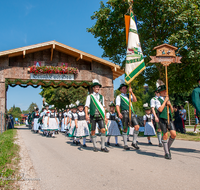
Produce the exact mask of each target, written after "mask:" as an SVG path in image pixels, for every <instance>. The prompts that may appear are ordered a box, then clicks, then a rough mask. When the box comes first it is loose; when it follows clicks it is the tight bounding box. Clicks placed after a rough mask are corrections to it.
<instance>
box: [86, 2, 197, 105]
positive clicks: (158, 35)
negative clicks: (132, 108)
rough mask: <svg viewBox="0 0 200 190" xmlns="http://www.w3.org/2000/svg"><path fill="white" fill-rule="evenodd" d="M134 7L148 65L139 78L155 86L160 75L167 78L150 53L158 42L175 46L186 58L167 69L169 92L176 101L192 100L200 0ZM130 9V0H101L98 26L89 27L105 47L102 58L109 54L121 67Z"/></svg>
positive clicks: (142, 3) (195, 72)
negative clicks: (126, 20)
mask: <svg viewBox="0 0 200 190" xmlns="http://www.w3.org/2000/svg"><path fill="white" fill-rule="evenodd" d="M132 6H133V11H134V14H135V15H136V16H137V21H138V32H139V36H140V41H141V46H142V49H143V54H144V57H145V63H146V66H147V68H146V70H145V72H144V74H143V75H140V76H139V81H140V80H141V81H144V82H145V83H147V84H148V85H149V86H152V87H153V88H155V81H156V80H157V79H158V78H160V79H162V80H163V81H165V80H164V79H165V72H164V67H163V66H162V65H161V64H159V63H157V64H152V63H149V61H150V58H149V56H151V55H155V51H153V48H154V47H155V46H157V45H160V44H162V43H169V44H171V45H175V46H176V47H178V52H177V55H179V56H182V57H183V58H182V63H181V64H171V65H170V67H169V69H168V72H169V73H168V75H169V86H170V88H169V93H170V95H171V96H172V97H173V100H174V101H175V102H179V101H183V100H181V98H180V97H183V98H182V99H184V100H189V96H190V93H191V91H192V89H193V85H194V84H195V83H196V78H197V77H198V75H199V70H200V1H199V0H187V1H185V0H134V1H132ZM128 8H129V4H128V2H127V0H108V1H107V3H106V4H104V3H103V2H101V3H100V9H99V10H98V11H95V12H94V15H92V16H91V19H92V20H96V23H95V25H93V26H92V27H91V28H88V29H87V31H88V32H90V33H91V34H93V35H94V37H95V38H98V43H99V45H100V47H101V48H102V49H103V50H104V52H103V55H102V57H108V58H109V59H110V60H111V61H113V62H114V63H116V64H119V65H121V66H122V67H123V66H124V63H125V56H126V40H125V27H124V14H126V13H127V10H128ZM188 79H189V80H188ZM143 84H144V83H143Z"/></svg>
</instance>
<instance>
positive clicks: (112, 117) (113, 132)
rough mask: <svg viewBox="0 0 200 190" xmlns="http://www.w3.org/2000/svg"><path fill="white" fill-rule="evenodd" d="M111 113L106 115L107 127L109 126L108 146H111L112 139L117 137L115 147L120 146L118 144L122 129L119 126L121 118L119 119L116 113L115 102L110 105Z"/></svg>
mask: <svg viewBox="0 0 200 190" xmlns="http://www.w3.org/2000/svg"><path fill="white" fill-rule="evenodd" d="M109 107H110V112H107V113H106V118H107V119H108V121H107V123H106V125H107V136H108V140H107V145H110V137H111V136H114V137H115V146H119V144H118V136H121V133H120V129H119V126H118V123H117V122H119V118H118V117H117V114H116V113H115V104H114V103H113V102H111V103H110V105H109Z"/></svg>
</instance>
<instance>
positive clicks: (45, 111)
mask: <svg viewBox="0 0 200 190" xmlns="http://www.w3.org/2000/svg"><path fill="white" fill-rule="evenodd" d="M47 112H49V113H48V117H50V115H51V111H50V110H48V111H47V110H44V112H43V113H44V115H46V113H47Z"/></svg>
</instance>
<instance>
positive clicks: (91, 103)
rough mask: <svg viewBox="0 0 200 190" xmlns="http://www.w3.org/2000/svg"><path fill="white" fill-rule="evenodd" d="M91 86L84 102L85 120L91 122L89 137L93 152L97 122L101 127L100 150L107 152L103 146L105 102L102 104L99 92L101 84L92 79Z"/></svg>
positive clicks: (104, 137)
mask: <svg viewBox="0 0 200 190" xmlns="http://www.w3.org/2000/svg"><path fill="white" fill-rule="evenodd" d="M92 83H93V84H92V85H91V88H92V90H93V93H92V94H90V95H88V96H87V99H86V103H85V115H86V120H87V121H89V119H90V124H91V139H92V142H93V146H94V152H97V151H98V149H97V147H96V138H97V137H96V135H95V129H96V124H97V123H98V125H99V128H100V129H101V151H102V152H109V150H108V149H107V148H106V147H105V141H106V134H105V133H106V130H105V120H107V119H106V117H105V109H104V107H105V104H104V97H103V96H102V95H101V94H99V90H100V88H101V84H100V83H99V81H98V80H97V79H94V80H93V81H92ZM88 108H89V109H90V116H89V115H88Z"/></svg>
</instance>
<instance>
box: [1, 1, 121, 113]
mask: <svg viewBox="0 0 200 190" xmlns="http://www.w3.org/2000/svg"><path fill="white" fill-rule="evenodd" d="M103 2H107V0H103ZM99 7H100V0H82V1H81V0H73V1H67V0H57V1H55V0H54V1H53V0H48V1H47V0H42V1H41V0H32V1H30V0H17V1H16V0H7V1H0V18H1V30H0V51H4V50H9V49H14V48H18V47H23V46H27V45H32V44H37V43H42V42H46V41H51V40H56V41H58V42H61V43H63V44H66V45H69V46H71V47H74V48H76V49H79V50H82V51H84V52H87V53H90V54H92V55H95V56H98V57H101V55H102V53H103V50H102V49H101V48H100V47H99V46H98V42H97V39H95V38H94V37H93V35H92V34H90V33H88V32H87V31H86V28H89V27H91V26H92V25H93V24H94V23H95V21H92V20H91V19H90V16H91V15H93V13H94V11H96V10H98V9H99ZM122 78H123V77H122ZM118 86H119V78H118V79H116V80H115V81H114V88H115V89H116V88H117V87H118ZM40 91H41V90H40V87H39V88H37V89H35V88H32V87H31V86H30V87H28V88H25V89H24V88H21V87H19V86H16V87H14V88H12V87H9V89H8V91H7V108H8V109H10V107H12V106H13V105H14V104H15V106H19V107H20V108H21V109H22V110H26V109H27V108H28V106H29V105H30V104H31V103H32V102H34V103H37V105H38V106H39V108H41V105H42V97H41V96H40V95H39V92H40Z"/></svg>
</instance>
